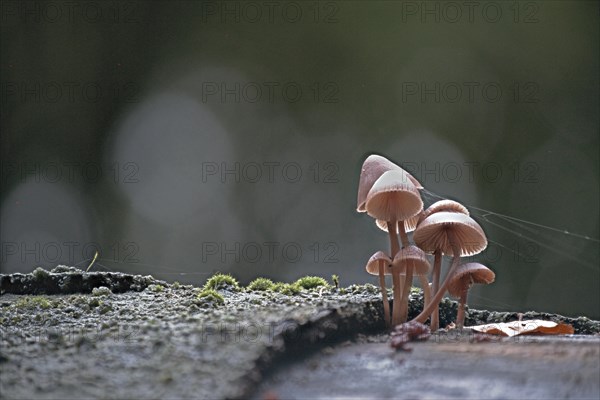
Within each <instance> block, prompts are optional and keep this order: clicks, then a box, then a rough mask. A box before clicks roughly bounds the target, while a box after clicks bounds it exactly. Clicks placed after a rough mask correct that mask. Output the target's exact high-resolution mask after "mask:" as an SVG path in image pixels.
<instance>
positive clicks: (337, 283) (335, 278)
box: [331, 274, 340, 289]
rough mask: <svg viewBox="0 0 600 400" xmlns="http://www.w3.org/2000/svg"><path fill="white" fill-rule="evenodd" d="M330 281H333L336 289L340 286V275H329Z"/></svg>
mask: <svg viewBox="0 0 600 400" xmlns="http://www.w3.org/2000/svg"><path fill="white" fill-rule="evenodd" d="M331 282H333V286H335V288H336V289H339V287H340V277H339V276H337V275H335V274H334V275H331Z"/></svg>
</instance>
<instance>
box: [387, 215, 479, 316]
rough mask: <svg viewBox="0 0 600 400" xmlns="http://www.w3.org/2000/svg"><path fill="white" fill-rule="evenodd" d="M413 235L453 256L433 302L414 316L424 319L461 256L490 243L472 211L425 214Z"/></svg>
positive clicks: (419, 240)
mask: <svg viewBox="0 0 600 400" xmlns="http://www.w3.org/2000/svg"><path fill="white" fill-rule="evenodd" d="M426 238H427V240H425V239H426ZM413 239H414V240H415V243H422V244H423V243H425V244H426V245H427V246H425V248H424V247H421V246H419V247H421V248H422V249H423V250H425V251H433V250H435V249H440V250H441V251H442V253H444V254H447V255H452V256H453V259H452V264H451V265H450V268H449V269H448V272H447V274H446V278H445V279H444V283H443V284H442V285H441V287H440V288H439V289H438V290H437V291H436V293H435V294H434V295H433V298H432V299H431V302H430V303H429V304H428V305H426V306H425V307H424V308H423V311H422V312H421V313H420V314H419V315H418V316H417V317H415V318H414V319H413V321H417V322H420V323H423V322H425V321H426V320H427V318H429V316H430V315H431V313H432V311H433V309H434V308H435V306H436V305H437V304H439V302H440V300H441V299H442V297H443V296H444V293H445V292H446V290H447V288H448V284H449V282H450V278H452V276H453V274H454V272H455V270H456V267H457V266H458V261H459V259H460V257H466V256H471V255H474V254H478V253H480V252H482V251H483V250H484V249H485V248H486V247H487V238H486V237H485V233H484V232H483V229H481V227H480V226H479V224H478V223H477V222H475V220H474V219H473V218H471V217H469V216H468V215H465V214H462V213H456V212H446V211H441V212H437V213H434V214H431V215H430V216H429V217H427V218H425V219H424V220H423V221H422V222H421V224H419V226H418V228H417V229H416V230H415V233H414V235H413ZM392 276H393V275H392Z"/></svg>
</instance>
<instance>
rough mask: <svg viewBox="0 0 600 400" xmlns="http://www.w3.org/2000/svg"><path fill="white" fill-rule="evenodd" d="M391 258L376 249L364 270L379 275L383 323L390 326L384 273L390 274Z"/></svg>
mask: <svg viewBox="0 0 600 400" xmlns="http://www.w3.org/2000/svg"><path fill="white" fill-rule="evenodd" d="M391 264H392V260H391V259H390V258H389V257H388V256H387V254H385V253H384V252H383V251H378V252H377V253H375V254H373V255H372V256H371V258H370V259H369V262H367V266H366V268H365V269H366V270H367V272H368V273H369V274H371V275H379V286H381V297H382V299H383V314H384V318H385V325H386V326H387V327H390V302H389V300H388V297H387V289H386V288H385V275H391V274H392V273H391V272H390V270H389V268H388V267H389V266H390V265H391Z"/></svg>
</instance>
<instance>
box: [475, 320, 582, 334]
mask: <svg viewBox="0 0 600 400" xmlns="http://www.w3.org/2000/svg"><path fill="white" fill-rule="evenodd" d="M468 328H469V329H472V330H474V331H476V332H481V333H487V334H491V335H504V336H511V337H512V336H518V335H532V334H540V335H572V334H573V333H575V329H573V327H572V326H571V325H568V324H559V323H556V322H552V321H544V320H541V319H532V320H527V321H513V322H503V323H499V324H486V325H477V326H469V327H468Z"/></svg>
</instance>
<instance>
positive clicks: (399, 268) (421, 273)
mask: <svg viewBox="0 0 600 400" xmlns="http://www.w3.org/2000/svg"><path fill="white" fill-rule="evenodd" d="M430 270H431V264H429V261H428V260H427V256H426V255H425V252H424V251H423V250H421V249H420V248H418V247H417V246H414V245H409V246H406V247H404V248H403V249H401V250H400V251H399V252H398V253H397V254H396V256H395V257H394V261H393V262H392V272H398V273H400V274H404V275H406V279H405V281H404V282H405V283H404V288H403V289H402V302H401V304H400V312H399V313H398V315H399V319H398V320H397V321H395V320H392V324H393V325H397V324H401V323H404V322H406V319H407V317H408V297H409V295H410V287H411V284H412V276H413V275H416V276H418V277H419V279H420V280H421V286H423V296H424V298H425V305H427V303H428V302H429V300H430V298H431V293H430V290H429V282H428V281H427V275H428V274H429V271H430Z"/></svg>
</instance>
